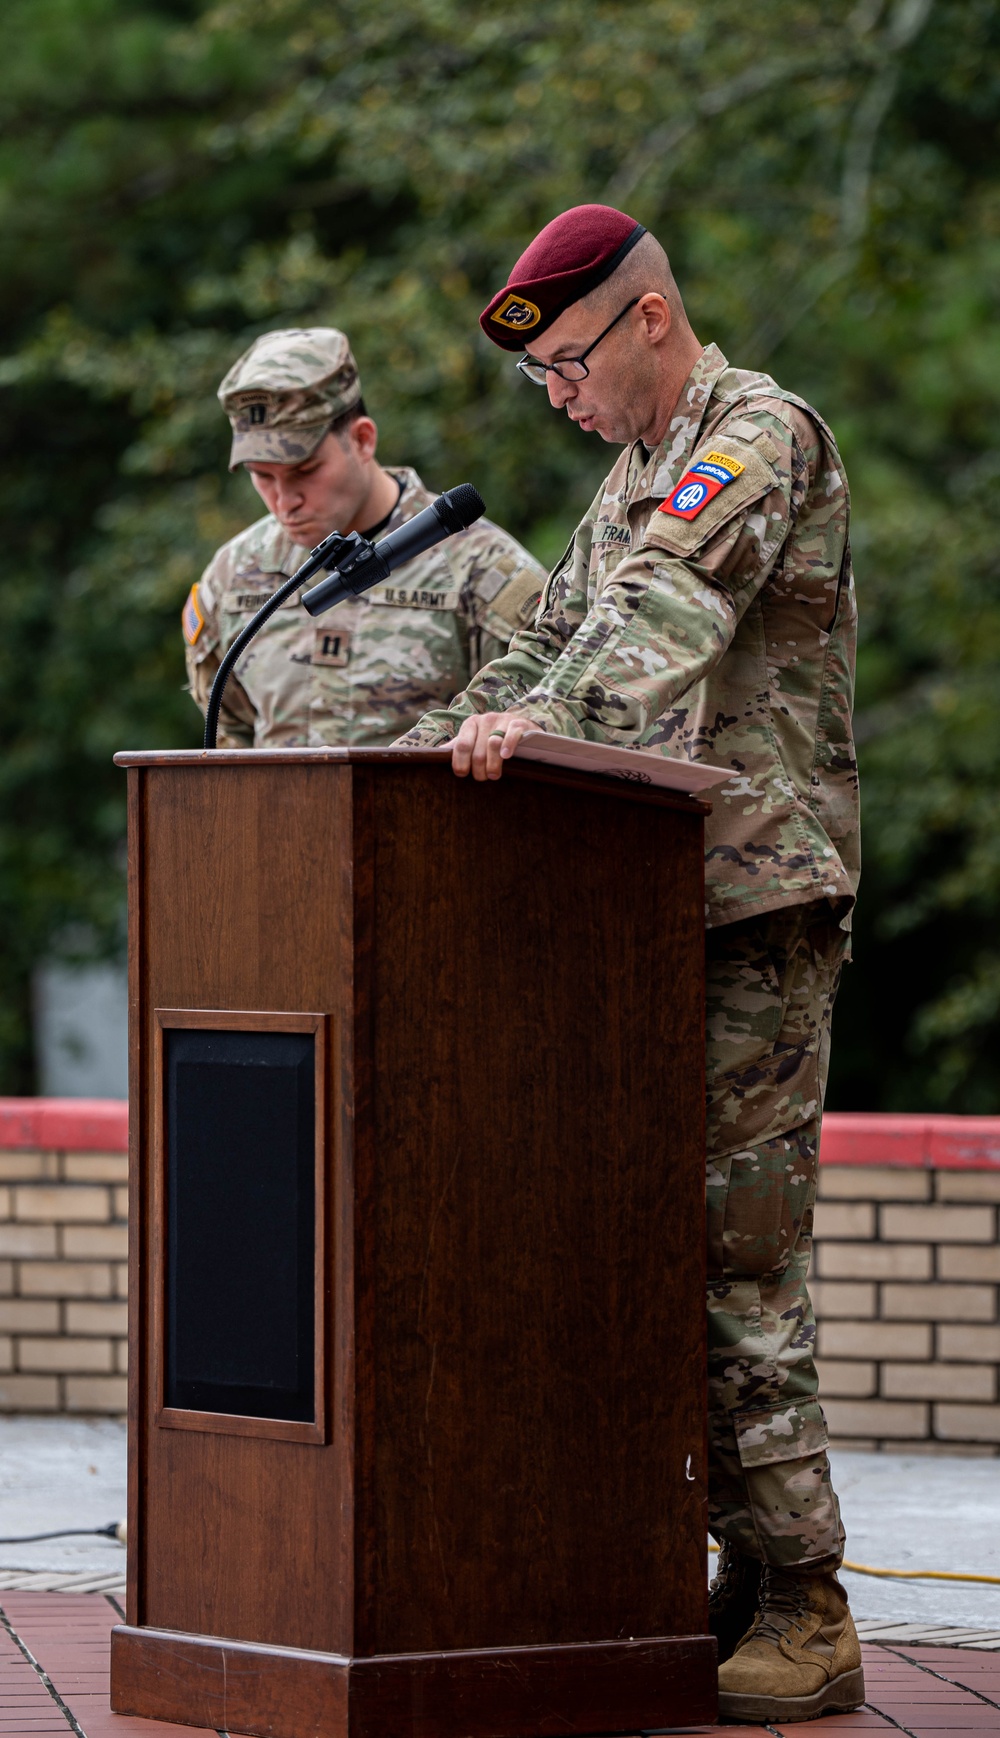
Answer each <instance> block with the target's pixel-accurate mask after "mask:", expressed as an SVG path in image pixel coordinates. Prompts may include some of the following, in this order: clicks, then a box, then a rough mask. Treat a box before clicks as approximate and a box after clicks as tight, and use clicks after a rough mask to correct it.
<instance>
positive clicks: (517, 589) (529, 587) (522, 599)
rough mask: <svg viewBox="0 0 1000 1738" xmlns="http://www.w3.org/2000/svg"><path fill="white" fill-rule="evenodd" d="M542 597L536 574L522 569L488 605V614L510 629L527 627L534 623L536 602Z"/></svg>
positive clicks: (528, 569)
mask: <svg viewBox="0 0 1000 1738" xmlns="http://www.w3.org/2000/svg"><path fill="white" fill-rule="evenodd" d="M541 595H542V581H541V580H540V579H539V577H538V575H537V573H532V571H531V569H530V568H527V567H522V568H521V570H520V572H519V573H515V575H514V577H513V579H509V580H508V581H507V584H506V585H505V586H504V587H503V590H502V591H499V592H498V593H497V595H496V597H495V598H494V599H493V602H492V603H491V605H490V613H491V614H492V615H495V616H499V617H500V620H501V621H503V622H506V623H507V625H508V627H511V628H524V627H527V625H528V623H529V622H532V621H534V619H535V611H536V610H537V608H538V600H539V598H540V597H541Z"/></svg>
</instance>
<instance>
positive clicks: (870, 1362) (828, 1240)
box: [811, 1117, 1000, 1454]
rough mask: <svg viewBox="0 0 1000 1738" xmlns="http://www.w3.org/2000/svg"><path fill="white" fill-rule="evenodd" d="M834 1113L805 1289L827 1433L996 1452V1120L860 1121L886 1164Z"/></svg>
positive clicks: (999, 1361) (896, 1444)
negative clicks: (889, 1130)
mask: <svg viewBox="0 0 1000 1738" xmlns="http://www.w3.org/2000/svg"><path fill="white" fill-rule="evenodd" d="M828 1120H829V1123H830V1124H831V1125H833V1126H831V1128H830V1130H829V1132H828V1133H825V1134H824V1154H823V1161H824V1162H823V1164H822V1165H821V1167H820V1199H819V1202H818V1203H817V1209H816V1244H815V1252H814V1257H813V1267H812V1273H813V1277H812V1280H811V1290H812V1295H813V1302H814V1304H815V1307H816V1319H817V1324H818V1338H817V1349H818V1354H819V1358H818V1362H819V1369H820V1382H821V1392H822V1394H823V1400H824V1405H825V1408H826V1413H827V1418H828V1420H829V1424H830V1429H831V1434H832V1436H833V1438H834V1441H835V1442H839V1443H840V1445H841V1446H842V1447H854V1448H894V1449H899V1450H903V1449H906V1450H911V1449H917V1450H919V1451H921V1452H925V1453H927V1452H929V1453H934V1452H938V1453H942V1454H954V1453H964V1454H996V1453H997V1452H998V1448H1000V1386H998V1375H1000V1317H998V1309H997V1304H998V1287H1000V1245H998V1242H997V1212H998V1206H1000V1150H997V1149H1000V1121H996V1120H994V1119H987V1118H972V1117H970V1118H934V1119H917V1118H911V1119H900V1118H892V1119H889V1118H886V1119H884V1120H885V1122H887V1123H888V1122H892V1123H894V1124H896V1125H897V1129H896V1131H895V1132H894V1134H893V1138H892V1139H888V1138H882V1139H879V1138H878V1137H879V1132H880V1131H879V1129H878V1127H877V1124H878V1122H879V1121H881V1120H882V1119H876V1118H868V1119H865V1120H866V1121H867V1122H869V1123H870V1124H872V1125H875V1126H873V1128H872V1130H871V1136H872V1139H871V1141H870V1144H869V1145H868V1147H867V1149H866V1150H867V1152H868V1156H869V1159H870V1158H874V1157H878V1156H882V1157H884V1156H885V1155H886V1154H887V1153H888V1154H889V1155H890V1156H891V1157H892V1158H893V1161H894V1162H893V1163H891V1164H888V1165H887V1164H877V1163H871V1162H864V1160H863V1159H862V1161H861V1162H859V1160H858V1156H857V1154H856V1153H854V1154H852V1153H851V1150H850V1144H849V1141H850V1140H853V1141H855V1142H856V1140H857V1126H856V1125H857V1124H858V1123H859V1122H860V1121H861V1120H862V1119H860V1118H850V1119H849V1118H847V1117H838V1118H834V1117H830V1118H829V1119H828ZM900 1122H903V1123H904V1124H905V1123H907V1122H908V1123H909V1124H910V1125H911V1126H910V1127H909V1129H908V1130H907V1129H906V1128H904V1129H903V1130H902V1134H904V1135H905V1134H907V1133H908V1134H909V1136H910V1137H911V1139H910V1144H909V1146H908V1145H907V1143H906V1141H905V1140H900V1131H899V1130H898V1125H899V1123H900ZM944 1124H947V1125H948V1126H947V1127H944V1128H942V1126H941V1125H944ZM838 1125H847V1126H846V1127H844V1126H840V1127H838ZM851 1125H854V1126H853V1127H852V1126H851ZM928 1134H929V1135H930V1136H932V1137H933V1140H932V1141H931V1142H930V1143H929V1142H928V1139H927V1138H926V1137H927V1136H928ZM934 1143H936V1150H935V1144H934ZM845 1156H850V1157H851V1159H852V1161H853V1162H849V1163H846V1164H843V1163H837V1162H836V1161H837V1159H838V1158H843V1157H845Z"/></svg>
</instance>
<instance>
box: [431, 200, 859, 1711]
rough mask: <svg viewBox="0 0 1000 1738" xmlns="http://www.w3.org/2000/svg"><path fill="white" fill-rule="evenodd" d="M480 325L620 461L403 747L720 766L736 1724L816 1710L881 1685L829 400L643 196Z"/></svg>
mask: <svg viewBox="0 0 1000 1738" xmlns="http://www.w3.org/2000/svg"><path fill="white" fill-rule="evenodd" d="M481 323H482V327H483V331H484V332H485V333H486V335H487V336H488V337H489V338H490V339H492V341H493V342H494V343H495V344H498V345H499V346H500V347H501V348H502V349H504V350H511V351H515V350H516V351H523V354H522V355H521V357H520V360H519V362H518V363H517V367H518V368H519V369H520V371H521V373H522V374H523V375H524V376H526V378H527V379H528V380H529V381H533V382H534V383H535V384H537V385H539V386H543V387H545V389H546V391H547V392H548V395H549V401H550V403H551V404H552V405H553V407H554V408H555V409H557V410H565V412H566V414H567V416H569V417H570V419H571V420H572V421H573V422H575V423H577V424H578V425H579V427H580V428H581V429H582V430H584V432H586V433H590V432H592V431H593V432H595V433H597V434H599V435H600V436H601V438H602V440H605V441H609V442H612V443H615V444H617V445H620V446H621V448H622V451H621V453H620V454H619V456H618V458H617V460H616V462H615V464H614V466H613V468H612V470H611V472H610V474H609V476H608V478H607V479H606V481H605V483H604V484H603V485H602V487H601V488H600V489H599V490H598V493H597V497H596V499H595V500H594V502H593V504H592V506H591V507H590V508H589V510H588V512H587V513H586V514H585V515H584V518H583V520H582V521H581V523H580V525H579V526H578V528H577V531H576V533H575V535H574V538H573V541H572V543H571V544H570V547H569V549H568V550H567V552H566V554H565V555H564V556H563V558H562V560H561V561H560V562H559V564H558V566H557V567H556V568H555V570H554V572H553V573H551V574H550V575H549V578H548V581H547V583H546V587H545V590H544V591H543V593H542V597H541V601H540V603H539V606H538V610H537V613H536V615H535V618H534V621H533V622H532V623H531V624H530V625H529V626H526V627H525V628H524V629H523V630H522V631H520V632H518V633H517V634H515V636H514V639H513V640H512V641H511V644H510V649H509V651H508V652H507V654H506V655H505V656H504V657H502V658H500V659H497V660H496V661H494V662H493V663H491V664H487V665H486V666H485V668H483V669H482V670H480V671H479V673H478V675H477V676H476V677H475V679H474V680H473V682H472V683H471V684H470V686H469V688H468V689H467V690H466V691H465V693H464V694H460V695H459V696H458V698H457V699H455V700H453V701H452V703H451V705H450V706H449V707H448V708H446V709H445V710H443V711H439V712H432V713H429V714H427V715H426V717H425V718H423V719H422V720H421V722H420V724H419V725H418V726H417V727H416V729H415V730H413V731H411V732H410V733H409V735H408V736H406V737H405V738H404V739H403V740H404V741H405V742H407V743H412V744H430V743H438V742H445V741H447V740H449V738H453V739H454V747H453V751H452V763H453V766H454V770H455V772H456V773H458V774H459V775H460V776H465V775H466V774H468V773H469V772H470V771H471V773H472V775H473V777H475V778H477V779H488V778H498V777H499V776H500V774H501V772H502V770H503V764H504V761H505V760H506V759H508V758H509V757H510V755H512V754H513V753H515V752H516V749H517V745H518V742H519V741H520V739H521V737H522V735H523V734H524V733H525V732H526V731H530V730H538V729H541V730H548V731H555V732H557V733H561V734H563V735H569V736H574V737H578V738H583V739H585V740H590V741H596V742H606V743H612V744H614V745H616V746H619V747H632V748H643V749H647V750H650V749H651V750H654V751H658V752H659V753H661V754H664V755H672V756H674V757H678V758H680V759H683V760H687V761H692V760H694V761H697V760H708V761H711V762H713V763H715V764H716V765H722V766H727V767H729V768H730V769H731V774H732V776H731V778H730V779H729V781H728V782H727V783H726V784H724V785H720V786H718V787H717V789H716V792H714V793H713V812H712V814H711V815H710V816H709V817H708V819H707V821H706V876H705V881H706V929H707V938H706V951H707V1043H706V1078H707V1092H708V1107H707V1110H708V1115H707V1125H708V1155H707V1156H708V1170H707V1199H708V1247H709V1288H708V1312H709V1315H708V1320H709V1335H708V1338H709V1443H710V1452H709V1521H710V1526H711V1529H712V1532H713V1533H714V1535H715V1537H716V1539H717V1540H718V1541H719V1542H720V1548H721V1549H720V1558H719V1573H718V1576H717V1578H716V1581H715V1583H714V1585H713V1589H712V1595H711V1602H710V1605H711V1616H712V1626H713V1629H714V1630H715V1633H716V1634H717V1636H718V1638H719V1647H720V1658H721V1659H722V1661H723V1663H722V1665H721V1667H720V1672H719V1688H720V1707H721V1711H722V1713H723V1714H724V1715H725V1716H727V1717H729V1718H733V1719H742V1720H752V1721H765V1720H766V1721H778V1722H789V1721H795V1720H808V1719H811V1718H813V1717H814V1716H815V1715H817V1714H821V1713H825V1712H832V1711H834V1710H837V1709H847V1708H854V1707H857V1706H858V1705H859V1704H860V1703H861V1701H862V1700H863V1697H864V1680H863V1676H862V1670H861V1653H860V1649H859V1647H858V1640H857V1635H856V1633H855V1629H854V1624H853V1622H852V1620H851V1615H850V1612H849V1610H848V1607H847V1598H846V1595H845V1593H844V1590H843V1588H842V1586H841V1585H840V1582H839V1581H838V1579H837V1570H838V1568H839V1566H840V1564H841V1562H842V1560H843V1547H844V1534H843V1528H842V1526H841V1521H840V1511H839V1507H838V1504H837V1499H836V1496H835V1494H834V1491H833V1487H832V1484H831V1479H830V1466H829V1460H828V1457H827V1452H826V1451H827V1431H826V1422H825V1419H824V1416H823V1411H822V1408H821V1406H820V1403H819V1399H818V1394H817V1377H816V1366H815V1363H814V1361H813V1344H814V1338H815V1322H814V1318H813V1313H812V1307H811V1304H810V1301H809V1294H808V1291H807V1288H806V1269H807V1266H808V1261H809V1251H810V1239H811V1230H812V1212H813V1202H814V1199H815V1192H816V1171H817V1160H818V1148H819V1124H820V1116H821V1113H822V1105H823V1093H824V1089H825V1084H826V1075H827V1065H828V1059H829V1031H830V1016H831V1011H832V1007H833V999H834V996H835V994H836V988H837V981H838V977H839V973H840V968H841V965H842V963H843V961H844V959H845V957H846V955H847V951H848V943H849V931H850V914H851V908H852V905H853V902H854V896H855V891H856V887H857V880H858V870H859V849H858V804H857V774H856V765H855V757H854V747H853V741H852V734H851V709H852V698H853V674H854V646H855V627H856V616H855V604H854V586H853V576H852V572H851V559H850V544H849V538H848V527H849V517H850V505H849V496H848V490H847V479H846V477H845V475H844V468H843V465H842V463H841V459H840V455H839V453H838V451H837V447H836V443H835V441H834V438H833V435H832V434H831V432H830V430H829V428H828V427H827V425H826V424H825V422H824V421H823V419H822V418H821V417H820V416H819V415H818V414H817V412H816V411H815V410H813V409H812V408H811V407H810V406H809V405H808V404H806V403H804V402H803V400H802V399H800V398H798V397H796V396H795V394H794V393H791V392H788V391H786V390H784V389H783V388H782V387H780V386H778V385H777V383H776V382H775V381H774V380H772V379H771V378H770V377H769V376H768V375H766V374H763V373H760V372H757V371H754V370H749V369H739V368H734V367H731V366H730V364H729V363H728V362H727V360H726V358H725V357H724V356H723V355H722V354H721V352H720V351H719V350H718V349H717V348H716V346H715V345H714V344H709V345H707V346H703V345H702V344H701V343H700V342H699V340H698V338H697V337H696V336H695V334H694V332H693V331H692V328H691V324H690V322H689V320H688V317H687V314H686V312H685V309H684V304H683V302H682V300H681V297H680V293H679V291H678V289H677V285H676V283H675V281H674V277H673V274H672V272H671V269H670V264H669V261H668V259H667V256H666V254H665V253H664V251H663V248H662V247H661V246H660V244H659V242H658V241H657V240H656V239H655V237H654V236H652V235H650V234H649V233H648V232H647V231H646V230H645V229H644V228H643V226H642V224H640V223H636V221H635V220H634V219H633V218H631V217H629V216H627V215H626V214H625V213H624V212H621V211H613V210H611V209H609V208H608V207H607V206H602V205H582V206H577V207H576V208H575V209H574V210H572V211H566V212H563V213H562V215H561V216H560V217H557V218H555V219H554V221H553V222H552V223H550V224H548V225H547V226H546V228H545V229H543V230H542V232H541V234H540V235H538V236H537V237H536V238H535V240H534V241H533V242H532V243H531V245H530V247H529V248H528V249H527V251H526V252H525V253H523V254H522V256H521V258H520V259H519V260H518V262H517V264H516V265H515V267H514V269H513V271H512V272H511V274H510V277H509V279H508V281H507V283H506V284H505V286H504V288H503V289H502V290H500V291H498V293H497V294H496V295H495V296H494V297H493V299H492V301H491V302H490V304H489V306H488V307H487V308H486V310H485V311H484V313H483V315H482V322H481ZM622 870H623V877H625V878H627V877H628V875H629V873H630V872H632V866H630V865H628V864H623V865H622ZM628 892H629V893H630V894H632V895H634V894H635V892H636V888H635V885H634V881H633V882H631V883H629V886H628ZM664 993H669V992H668V990H667V989H666V988H665V990H664Z"/></svg>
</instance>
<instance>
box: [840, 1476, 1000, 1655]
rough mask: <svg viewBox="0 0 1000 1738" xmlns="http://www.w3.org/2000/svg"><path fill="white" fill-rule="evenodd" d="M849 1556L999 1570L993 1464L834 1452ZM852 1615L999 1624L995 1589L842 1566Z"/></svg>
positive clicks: (999, 1480) (999, 1484) (999, 1497)
mask: <svg viewBox="0 0 1000 1738" xmlns="http://www.w3.org/2000/svg"><path fill="white" fill-rule="evenodd" d="M833 1462H834V1475H835V1479H836V1483H837V1488H838V1490H839V1492H840V1499H841V1503H842V1505H843V1511H844V1520H845V1524H846V1526H847V1557H848V1561H849V1562H855V1563H869V1564H874V1565H875V1566H876V1567H878V1568H885V1569H948V1570H964V1571H966V1572H967V1573H974V1574H977V1575H1000V1460H996V1459H989V1460H970V1459H967V1458H963V1457H959V1456H957V1455H948V1456H941V1457H938V1456H937V1455H924V1454H921V1455H901V1454H834V1456H833ZM844 1584H845V1586H846V1587H847V1590H848V1595H849V1598H850V1601H851V1609H852V1610H853V1612H854V1614H855V1616H856V1617H857V1618H885V1619H890V1618H895V1619H898V1620H902V1621H904V1622H923V1623H942V1624H944V1623H947V1624H960V1625H965V1626H969V1627H972V1628H990V1629H1000V1586H998V1587H987V1586H983V1585H982V1584H976V1583H974V1582H964V1583H963V1582H948V1581H880V1580H875V1579H873V1578H872V1577H870V1576H867V1575H851V1574H848V1573H847V1572H846V1571H845V1572H844Z"/></svg>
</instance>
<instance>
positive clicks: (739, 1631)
mask: <svg viewBox="0 0 1000 1738" xmlns="http://www.w3.org/2000/svg"><path fill="white" fill-rule="evenodd" d="M763 1568H764V1565H763V1563H759V1562H758V1561H757V1559H756V1557H746V1556H744V1554H743V1552H742V1551H738V1550H737V1549H736V1546H735V1545H731V1544H730V1543H729V1540H728V1539H723V1541H722V1543H721V1545H720V1546H719V1563H718V1568H717V1570H716V1575H715V1579H714V1581H713V1582H712V1585H711V1586H710V1588H709V1590H708V1627H709V1629H710V1631H711V1633H712V1634H713V1635H714V1637H715V1639H716V1641H717V1642H718V1644H719V1664H720V1666H721V1664H722V1662H723V1660H728V1659H729V1658H730V1656H731V1655H732V1654H734V1653H735V1652H736V1649H737V1647H738V1646H739V1643H740V1642H741V1641H742V1640H743V1637H744V1636H745V1635H746V1632H747V1630H748V1629H749V1628H750V1625H751V1624H752V1623H753V1620H754V1618H755V1617H756V1616H757V1604H758V1600H759V1597H760V1578H761V1573H762V1571H763Z"/></svg>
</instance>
